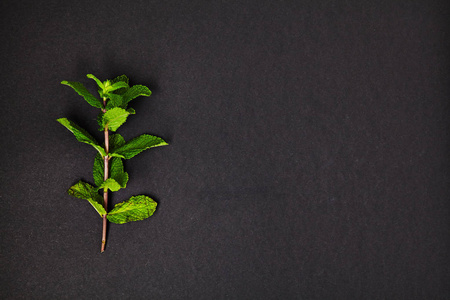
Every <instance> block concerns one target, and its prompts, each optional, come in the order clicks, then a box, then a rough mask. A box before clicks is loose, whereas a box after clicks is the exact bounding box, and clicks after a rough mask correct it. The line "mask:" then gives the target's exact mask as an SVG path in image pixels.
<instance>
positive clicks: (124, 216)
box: [106, 195, 158, 224]
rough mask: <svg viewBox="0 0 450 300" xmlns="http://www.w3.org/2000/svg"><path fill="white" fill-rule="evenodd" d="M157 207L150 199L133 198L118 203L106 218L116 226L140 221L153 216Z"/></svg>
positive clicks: (142, 196) (145, 197)
mask: <svg viewBox="0 0 450 300" xmlns="http://www.w3.org/2000/svg"><path fill="white" fill-rule="evenodd" d="M157 205H158V204H157V203H156V202H155V201H153V199H152V198H150V197H147V196H144V195H140V196H134V197H131V198H130V199H129V200H127V201H124V202H122V203H118V204H117V205H116V206H115V207H114V208H113V209H112V210H111V211H110V212H109V213H108V214H107V216H106V217H107V218H108V220H109V221H110V222H113V223H116V224H123V223H127V222H130V221H141V220H144V219H146V218H148V217H150V216H151V215H153V213H154V212H155V210H156V206H157Z"/></svg>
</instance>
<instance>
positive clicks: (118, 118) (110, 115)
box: [102, 107, 130, 131]
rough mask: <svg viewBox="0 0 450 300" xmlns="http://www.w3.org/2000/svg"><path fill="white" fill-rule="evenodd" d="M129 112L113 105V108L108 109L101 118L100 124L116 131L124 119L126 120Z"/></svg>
mask: <svg viewBox="0 0 450 300" xmlns="http://www.w3.org/2000/svg"><path fill="white" fill-rule="evenodd" d="M128 115H130V112H128V111H126V110H125V109H123V108H120V107H115V108H113V109H110V110H108V111H107V112H106V113H105V114H104V115H103V118H102V126H103V128H106V126H108V129H109V130H111V131H116V130H117V129H118V128H119V127H120V126H121V125H122V124H123V123H125V121H126V120H127V117H128Z"/></svg>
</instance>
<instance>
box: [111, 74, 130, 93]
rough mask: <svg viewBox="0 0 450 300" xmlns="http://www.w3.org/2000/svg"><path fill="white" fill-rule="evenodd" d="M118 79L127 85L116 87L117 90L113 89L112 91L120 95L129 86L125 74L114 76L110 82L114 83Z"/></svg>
mask: <svg viewBox="0 0 450 300" xmlns="http://www.w3.org/2000/svg"><path fill="white" fill-rule="evenodd" d="M119 81H122V82H125V83H126V84H127V87H126V88H125V87H124V88H120V89H117V90H115V91H114V94H118V95H122V94H123V93H125V92H126V91H127V90H128V89H129V87H130V86H128V84H129V83H128V82H129V81H128V77H127V76H125V75H120V76H117V77H116V78H114V79H113V80H111V84H114V83H116V82H119Z"/></svg>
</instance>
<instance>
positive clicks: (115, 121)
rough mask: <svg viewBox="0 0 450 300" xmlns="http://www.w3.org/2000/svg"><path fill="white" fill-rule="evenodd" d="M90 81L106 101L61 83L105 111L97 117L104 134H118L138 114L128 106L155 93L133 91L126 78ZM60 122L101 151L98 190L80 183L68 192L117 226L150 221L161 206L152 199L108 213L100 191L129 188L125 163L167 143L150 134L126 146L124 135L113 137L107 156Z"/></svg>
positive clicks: (142, 88) (133, 200)
mask: <svg viewBox="0 0 450 300" xmlns="http://www.w3.org/2000/svg"><path fill="white" fill-rule="evenodd" d="M87 77H88V78H91V79H94V80H95V81H96V82H97V85H98V88H99V89H98V93H99V95H100V97H101V98H102V99H103V100H101V99H99V98H97V97H95V96H94V95H92V94H91V93H90V92H89V91H88V90H87V89H86V88H85V87H84V85H83V84H82V83H79V82H73V81H62V82H61V83H62V84H65V85H68V86H70V87H71V88H73V89H74V90H75V91H76V92H77V93H78V94H79V95H80V96H82V97H83V98H84V99H85V100H86V102H88V103H89V104H90V105H91V106H93V107H96V108H99V109H101V110H102V111H101V112H100V113H99V115H98V117H97V123H98V125H99V126H100V128H99V130H100V131H104V130H105V128H106V129H108V130H111V131H113V132H114V131H116V130H117V129H118V128H119V127H120V126H121V125H122V124H123V123H125V121H126V120H127V117H128V116H129V115H130V114H134V113H135V110H134V109H133V108H128V107H127V106H128V103H129V102H130V101H131V100H133V99H135V98H136V97H138V96H150V95H151V91H150V90H149V89H148V88H147V87H146V86H143V85H134V86H132V87H130V86H129V85H128V78H127V76H125V75H121V76H118V77H116V78H115V79H113V80H106V81H104V82H101V81H100V80H98V79H97V78H96V77H95V76H94V75H92V74H88V75H87ZM57 121H58V122H59V123H61V124H62V125H63V126H64V127H66V128H67V129H68V130H70V131H71V132H72V133H73V134H74V136H75V138H76V139H77V140H78V141H79V142H82V143H86V144H89V145H91V146H92V147H94V148H95V149H96V150H97V151H98V153H97V155H96V157H95V160H94V169H93V177H94V182H95V184H96V186H97V187H94V186H92V185H90V184H88V183H86V182H83V181H79V182H78V183H76V184H75V185H73V186H72V187H71V188H70V189H69V190H68V193H69V195H72V196H74V197H77V198H80V199H85V200H87V201H89V203H90V204H91V205H92V206H93V207H94V208H95V210H96V211H97V212H98V213H99V215H100V216H101V217H103V216H105V215H106V217H107V219H108V220H109V221H110V222H113V223H117V224H123V223H126V222H130V221H139V220H143V219H145V218H148V217H150V216H151V215H152V214H153V212H154V211H155V209H156V206H157V203H156V202H155V201H153V199H151V198H150V197H148V196H144V195H139V196H134V197H131V198H130V199H129V200H126V201H124V202H122V203H119V204H117V205H116V206H115V207H114V208H113V209H112V210H111V211H110V212H106V210H105V208H104V205H103V198H102V197H101V196H100V195H99V194H98V191H99V190H100V189H104V190H105V191H107V190H111V191H112V192H115V191H118V190H119V189H120V188H125V187H126V184H127V182H128V173H126V172H124V170H123V162H122V159H130V158H132V157H134V156H136V155H137V154H139V153H141V152H142V151H144V150H146V149H149V148H153V147H158V146H164V145H167V143H166V142H165V141H164V140H163V139H161V138H159V137H156V136H152V135H148V134H143V135H141V136H139V137H137V138H134V139H132V140H130V141H128V142H125V140H124V138H123V137H122V136H121V135H120V134H113V135H111V136H110V137H109V144H110V149H109V150H110V151H109V152H108V153H106V150H105V148H104V147H103V146H101V145H100V144H99V143H98V142H97V141H96V140H95V138H94V137H92V135H90V134H89V133H88V132H87V131H86V130H85V129H83V128H81V127H80V126H78V125H77V124H75V123H74V122H72V121H70V120H68V119H66V118H60V119H58V120H57ZM105 156H108V157H109V164H110V176H109V178H108V179H106V180H104V158H105Z"/></svg>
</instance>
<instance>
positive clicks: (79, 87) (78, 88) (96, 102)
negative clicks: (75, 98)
mask: <svg viewBox="0 0 450 300" xmlns="http://www.w3.org/2000/svg"><path fill="white" fill-rule="evenodd" d="M61 83H62V84H64V85H68V86H70V87H71V88H73V89H74V90H75V92H77V93H78V95H80V96H82V97H83V98H84V100H86V102H87V103H89V104H90V105H92V106H93V107H97V108H103V102H102V100H100V99H98V98H96V97H94V95H92V94H91V93H90V92H89V91H88V90H87V89H86V88H85V87H84V85H83V84H82V83H80V82H75V81H65V80H64V81H62V82H61Z"/></svg>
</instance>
